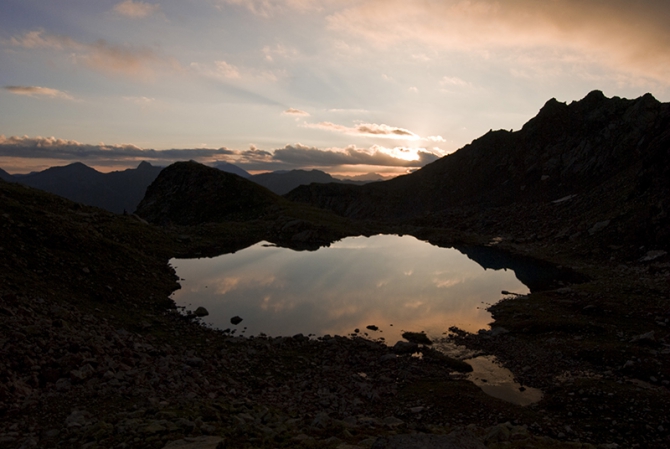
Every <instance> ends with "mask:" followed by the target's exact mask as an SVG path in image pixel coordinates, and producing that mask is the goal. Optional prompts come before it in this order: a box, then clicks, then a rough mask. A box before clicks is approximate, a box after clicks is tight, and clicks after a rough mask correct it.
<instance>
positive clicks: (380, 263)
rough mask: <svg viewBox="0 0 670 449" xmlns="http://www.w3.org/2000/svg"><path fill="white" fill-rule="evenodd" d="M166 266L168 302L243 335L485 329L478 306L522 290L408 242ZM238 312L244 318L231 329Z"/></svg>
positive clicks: (368, 241) (257, 248)
mask: <svg viewBox="0 0 670 449" xmlns="http://www.w3.org/2000/svg"><path fill="white" fill-rule="evenodd" d="M171 264H172V265H173V266H174V267H175V269H176V270H177V274H178V275H179V277H180V278H183V279H184V280H183V281H181V285H182V289H181V290H178V291H177V292H175V294H174V296H173V298H174V300H175V302H176V303H177V304H178V305H184V306H187V307H188V308H190V309H195V308H196V307H198V306H204V307H205V308H207V310H208V311H209V313H210V315H209V316H208V317H206V318H205V322H207V323H210V324H212V325H214V326H216V327H218V328H221V329H225V328H237V329H239V330H238V332H244V329H245V328H246V335H257V334H259V333H265V334H268V335H274V336H278V335H293V334H296V333H303V334H305V335H307V334H310V333H311V334H316V335H324V334H338V335H346V334H349V333H351V332H353V331H354V329H356V328H358V329H360V331H361V333H363V332H367V333H368V334H369V336H370V337H373V338H379V337H382V338H385V339H386V340H387V341H388V342H389V343H391V344H393V343H395V341H397V340H400V339H401V337H400V334H401V333H402V330H411V331H426V332H427V333H428V334H429V335H440V334H442V333H443V332H445V331H446V330H447V329H448V328H449V327H450V326H458V327H459V328H461V329H464V330H468V331H477V330H478V329H482V328H487V327H488V323H489V322H490V321H491V316H490V315H489V313H488V312H486V311H485V310H484V309H485V307H486V304H485V303H493V302H496V301H497V300H498V299H500V297H501V293H500V292H501V291H502V290H508V291H513V292H517V293H527V292H528V288H527V287H525V286H524V285H523V284H522V283H521V282H520V281H519V280H518V279H516V277H515V276H514V272H512V271H509V270H505V269H501V270H485V269H484V268H482V267H481V266H480V265H479V264H477V263H476V262H474V261H472V260H470V259H468V258H467V257H466V256H464V255H463V254H461V253H460V252H458V251H456V250H453V249H445V248H438V247H435V246H432V245H430V244H428V243H426V242H422V241H420V240H417V239H416V238H414V237H411V236H403V237H400V236H393V235H378V236H374V237H369V238H366V237H355V238H347V239H344V240H342V241H340V242H336V243H334V244H333V245H332V246H330V247H328V248H322V249H320V250H318V251H315V252H296V251H293V250H289V249H285V248H277V247H272V246H269V245H268V244H263V243H259V244H256V245H254V246H251V247H249V248H247V249H244V250H242V251H239V252H238V253H235V254H226V255H222V256H219V257H215V258H211V259H173V260H172V261H171ZM235 315H238V316H240V317H242V318H243V319H244V321H242V323H240V324H239V325H237V326H232V325H231V324H230V318H231V317H233V316H235ZM367 325H376V326H378V327H379V330H378V331H370V330H367V329H366V326H367Z"/></svg>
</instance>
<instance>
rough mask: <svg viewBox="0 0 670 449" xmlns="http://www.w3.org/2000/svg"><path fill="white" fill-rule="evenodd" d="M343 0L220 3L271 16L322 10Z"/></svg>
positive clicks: (234, 0)
mask: <svg viewBox="0 0 670 449" xmlns="http://www.w3.org/2000/svg"><path fill="white" fill-rule="evenodd" d="M341 1H342V0H220V1H219V4H227V5H233V6H242V7H244V8H246V9H247V10H249V11H250V12H251V13H253V14H255V15H257V16H261V17H271V16H274V15H277V14H281V13H284V12H287V11H292V10H296V11H299V12H308V11H313V10H320V9H322V8H323V7H324V6H326V5H327V4H338V3H340V2H341Z"/></svg>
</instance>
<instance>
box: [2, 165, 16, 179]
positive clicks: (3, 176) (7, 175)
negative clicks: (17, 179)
mask: <svg viewBox="0 0 670 449" xmlns="http://www.w3.org/2000/svg"><path fill="white" fill-rule="evenodd" d="M0 179H2V180H3V181H7V182H14V177H13V176H12V175H10V174H9V173H7V172H6V171H4V170H3V169H1V168H0Z"/></svg>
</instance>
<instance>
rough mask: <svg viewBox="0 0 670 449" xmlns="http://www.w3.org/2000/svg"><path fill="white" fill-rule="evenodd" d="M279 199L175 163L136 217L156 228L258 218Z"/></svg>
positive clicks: (226, 176) (228, 176) (235, 179)
mask: <svg viewBox="0 0 670 449" xmlns="http://www.w3.org/2000/svg"><path fill="white" fill-rule="evenodd" d="M283 201H285V200H283V199H282V198H281V197H279V196H277V195H275V194H274V193H272V192H270V191H269V190H267V189H266V188H265V187H261V186H259V185H258V184H256V183H254V182H251V181H249V180H247V179H244V178H242V177H240V176H238V175H235V174H233V173H227V172H224V171H221V170H218V169H216V168H212V167H207V166H205V165H202V164H199V163H197V162H193V161H191V162H176V163H174V164H172V165H170V166H169V167H167V168H165V169H164V170H163V171H162V172H161V174H160V175H159V176H158V177H157V178H156V180H155V181H154V182H153V183H152V184H151V185H150V186H149V187H148V188H147V193H146V195H145V197H144V199H142V201H141V202H140V204H139V205H138V206H137V214H138V215H139V216H141V217H142V218H145V219H146V220H148V221H150V222H152V223H156V224H167V223H174V224H179V225H195V224H199V223H206V222H217V221H222V220H237V221H242V220H246V219H253V218H260V217H261V216H262V215H263V214H264V213H265V212H266V211H267V210H268V209H269V208H271V207H272V206H275V205H277V204H279V203H281V202H283Z"/></svg>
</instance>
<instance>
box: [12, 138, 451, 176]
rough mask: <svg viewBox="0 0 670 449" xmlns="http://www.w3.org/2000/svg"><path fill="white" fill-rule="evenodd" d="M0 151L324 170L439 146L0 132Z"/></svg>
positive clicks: (394, 159)
mask: <svg viewBox="0 0 670 449" xmlns="http://www.w3.org/2000/svg"><path fill="white" fill-rule="evenodd" d="M0 157H5V158H14V159H31V160H35V161H36V160H48V161H65V162H75V161H80V162H84V163H86V164H87V165H92V166H123V165H125V166H132V165H136V164H137V163H138V162H140V161H148V162H152V163H155V164H158V165H167V164H170V163H172V162H175V161H180V160H197V161H199V162H202V163H213V162H217V161H227V162H230V163H233V164H235V165H238V166H240V167H242V168H245V169H247V170H279V169H296V168H321V169H326V170H328V169H332V168H334V167H341V166H383V167H397V168H418V167H423V166H424V165H426V164H428V163H430V162H433V161H435V160H437V159H438V158H439V157H440V151H439V150H438V149H434V150H432V151H430V150H427V149H425V148H408V147H395V148H386V147H382V146H379V145H373V146H372V147H370V148H367V149H364V148H358V147H356V146H354V145H350V146H348V147H346V148H329V149H325V150H321V149H319V148H316V147H310V146H306V145H301V144H299V143H298V144H294V145H286V146H284V147H283V148H278V149H275V150H270V151H268V150H262V149H259V148H258V147H256V146H254V145H251V146H250V148H249V149H247V150H231V149H228V148H225V147H223V148H218V149H209V148H188V149H169V150H152V149H142V148H140V147H137V146H135V145H131V144H121V145H106V144H104V143H99V144H97V145H91V144H84V143H80V142H77V141H74V140H65V139H58V138H55V137H28V136H23V137H17V136H12V137H5V136H4V135H0Z"/></svg>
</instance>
